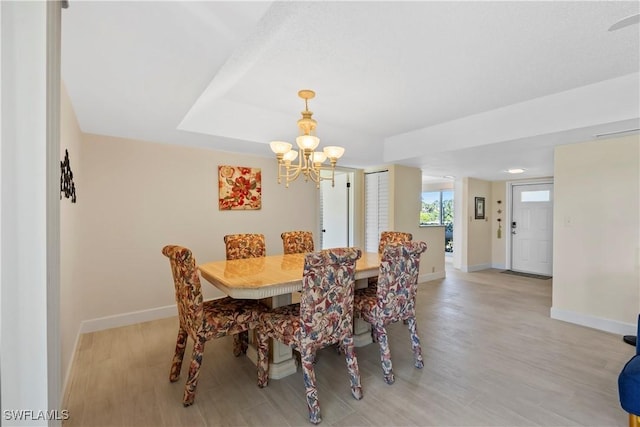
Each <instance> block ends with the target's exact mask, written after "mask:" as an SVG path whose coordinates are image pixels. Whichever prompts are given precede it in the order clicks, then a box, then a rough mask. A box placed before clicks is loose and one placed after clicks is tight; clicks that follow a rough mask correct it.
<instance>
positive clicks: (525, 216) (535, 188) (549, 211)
mask: <svg viewBox="0 0 640 427" xmlns="http://www.w3.org/2000/svg"><path fill="white" fill-rule="evenodd" d="M510 220H511V223H510V227H509V228H510V231H511V234H510V236H511V239H510V243H511V270H513V271H518V272H523V273H533V274H541V275H545V276H551V275H552V272H553V182H537V183H522V184H512V185H511V215H510Z"/></svg>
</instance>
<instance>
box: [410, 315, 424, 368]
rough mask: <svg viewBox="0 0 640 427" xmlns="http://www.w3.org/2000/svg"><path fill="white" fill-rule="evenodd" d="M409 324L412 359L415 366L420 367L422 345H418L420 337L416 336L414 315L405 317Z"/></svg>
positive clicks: (422, 365) (416, 326)
mask: <svg viewBox="0 0 640 427" xmlns="http://www.w3.org/2000/svg"><path fill="white" fill-rule="evenodd" d="M407 321H408V322H407V323H408V324H409V335H410V336H411V349H412V350H413V360H414V362H415V367H416V368H418V369H422V368H423V367H424V360H423V359H422V347H421V346H420V337H419V336H418V325H417V323H416V318H415V317H410V318H409V319H407Z"/></svg>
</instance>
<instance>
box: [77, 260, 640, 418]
mask: <svg viewBox="0 0 640 427" xmlns="http://www.w3.org/2000/svg"><path fill="white" fill-rule="evenodd" d="M550 306H551V280H538V279H527V278H522V277H517V276H511V275H506V274H500V273H499V271H498V270H485V271H480V272H475V273H461V272H457V271H454V270H452V269H449V268H448V270H447V278H446V279H444V280H436V281H432V282H427V283H423V284H421V285H420V288H419V293H418V314H417V315H418V328H419V334H420V337H421V339H422V348H423V352H424V356H425V367H424V369H422V370H418V369H415V368H414V367H413V363H412V356H411V348H410V344H409V336H408V332H407V329H406V326H405V325H402V324H395V325H392V326H391V327H390V328H389V335H390V345H391V351H392V357H393V366H394V372H395V374H396V382H395V384H393V385H386V384H385V383H384V381H383V380H382V372H381V368H380V365H379V353H378V347H377V345H376V344H371V345H368V346H366V347H361V348H358V349H357V355H358V361H359V365H360V371H361V374H362V384H363V389H364V398H363V399H362V400H360V401H356V400H354V399H353V398H352V397H351V394H350V391H349V382H348V375H347V371H346V366H345V363H344V358H343V357H342V356H340V355H338V354H336V352H335V350H334V349H332V348H329V349H325V350H322V351H321V352H320V353H319V354H320V356H319V360H318V361H317V365H316V374H317V378H318V382H319V397H320V405H321V408H322V415H323V422H322V425H325V426H369V425H376V426H626V425H627V414H626V413H625V412H624V411H623V410H622V409H621V408H620V406H619V403H618V392H617V377H618V373H619V372H620V370H621V368H622V366H623V365H624V363H625V362H626V361H627V360H628V359H630V358H631V356H632V355H633V353H634V349H633V347H632V346H630V345H628V344H625V343H624V342H623V341H622V337H621V336H619V335H614V334H608V333H605V332H600V331H596V330H593V329H588V328H584V327H581V326H577V325H573V324H569V323H564V322H561V321H557V320H552V319H550V318H549V309H550ZM177 330H178V321H177V318H169V319H164V320H158V321H153V322H147V323H141V324H137V325H133V326H127V327H122V328H117V329H112V330H108V331H101V332H95V333H90V334H85V335H83V336H82V337H81V339H80V343H79V348H78V352H77V355H76V359H75V363H74V366H73V369H72V372H71V377H70V382H69V384H70V386H69V387H68V391H67V395H66V396H65V409H68V410H69V413H70V419H69V420H67V421H66V422H65V423H64V425H65V426H66V427H72V426H74V427H75V426H82V427H89V426H137V427H140V426H253V425H255V426H294V425H301V426H307V425H310V424H309V423H308V421H307V408H306V404H305V400H304V387H303V382H302V374H301V371H300V369H299V370H298V372H297V374H295V375H292V376H289V377H287V378H285V379H282V380H271V381H270V383H269V386H268V387H267V388H265V389H259V388H258V387H257V386H256V368H255V366H254V365H253V364H252V363H251V362H250V361H249V360H248V359H247V358H246V357H245V356H242V357H239V358H235V357H233V355H232V353H231V344H232V343H231V339H230V338H223V339H219V340H214V341H210V342H209V343H208V344H207V347H206V352H205V355H204V359H203V365H202V370H201V372H200V383H199V385H198V390H197V395H196V400H195V404H194V405H193V406H191V407H188V408H184V407H183V406H182V402H181V399H182V391H183V387H184V380H185V379H186V370H187V368H188V361H187V357H185V363H184V365H183V369H182V374H183V375H182V377H181V379H180V380H179V381H178V382H176V383H170V382H169V367H170V362H171V357H172V356H173V350H174V345H175V340H176V334H177ZM190 353H191V346H189V347H187V352H186V355H189V354H190ZM186 355H185V356H186Z"/></svg>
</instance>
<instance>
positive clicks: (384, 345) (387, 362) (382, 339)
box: [372, 325, 396, 384]
mask: <svg viewBox="0 0 640 427" xmlns="http://www.w3.org/2000/svg"><path fill="white" fill-rule="evenodd" d="M372 327H374V328H376V336H377V337H378V345H379V346H380V362H381V363H382V373H383V375H384V382H386V383H387V384H393V383H394V382H395V380H396V378H395V376H394V375H393V365H392V363H391V350H390V349H389V342H388V341H387V330H386V329H385V327H384V325H372Z"/></svg>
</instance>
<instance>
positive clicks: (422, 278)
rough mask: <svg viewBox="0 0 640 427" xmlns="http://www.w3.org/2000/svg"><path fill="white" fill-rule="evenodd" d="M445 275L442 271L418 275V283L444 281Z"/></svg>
mask: <svg viewBox="0 0 640 427" xmlns="http://www.w3.org/2000/svg"><path fill="white" fill-rule="evenodd" d="M445 277H446V273H445V272H444V271H436V272H434V273H427V274H420V275H419V276H418V283H424V282H430V281H431V280H438V279H444V278H445Z"/></svg>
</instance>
